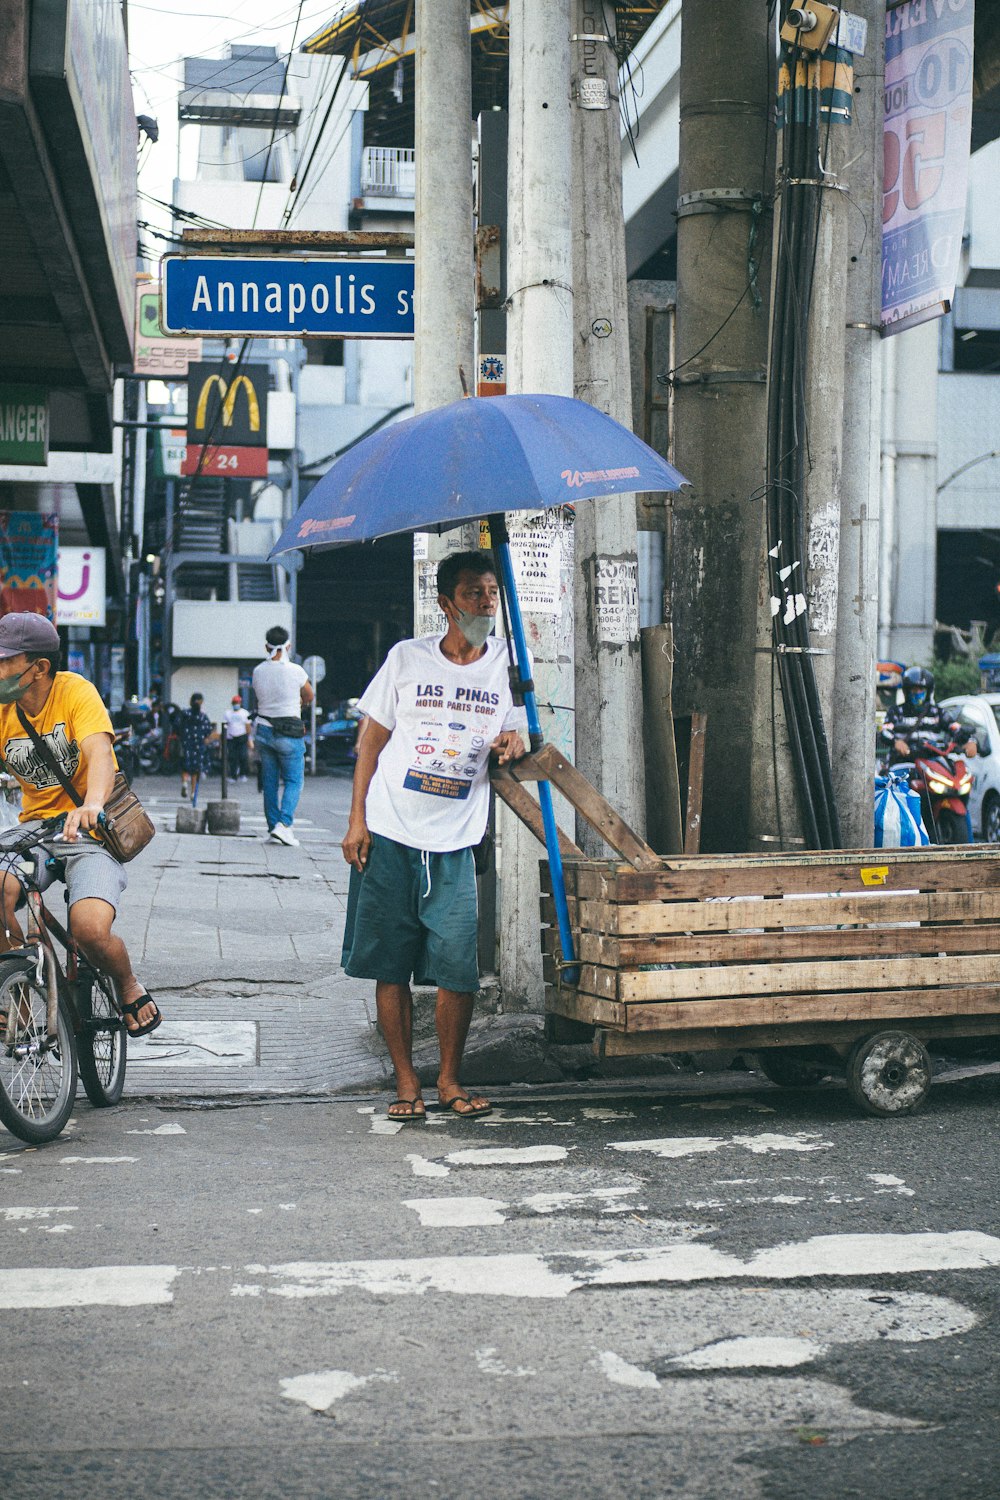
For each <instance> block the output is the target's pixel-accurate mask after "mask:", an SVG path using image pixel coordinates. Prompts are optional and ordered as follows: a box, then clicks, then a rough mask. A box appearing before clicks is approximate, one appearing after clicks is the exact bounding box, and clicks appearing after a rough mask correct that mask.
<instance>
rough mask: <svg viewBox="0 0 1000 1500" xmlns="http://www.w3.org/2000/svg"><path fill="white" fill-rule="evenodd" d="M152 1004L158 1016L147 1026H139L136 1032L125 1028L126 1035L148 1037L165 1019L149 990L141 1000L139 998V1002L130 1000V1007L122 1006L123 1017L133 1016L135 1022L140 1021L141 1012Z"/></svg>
mask: <svg viewBox="0 0 1000 1500" xmlns="http://www.w3.org/2000/svg"><path fill="white" fill-rule="evenodd" d="M150 1004H151V1005H152V1006H153V1008H154V1009H155V1011H156V1015H155V1016H154V1017H153V1019H152V1020H151V1021H147V1022H146V1024H145V1026H137V1027H136V1028H135V1030H134V1031H133V1030H130V1028H129V1027H128V1026H127V1025H126V1027H125V1034H126V1036H130V1037H140V1036H148V1035H149V1033H150V1032H151V1031H155V1030H156V1028H157V1026H159V1025H160V1023H161V1021H162V1020H163V1017H162V1016H161V1015H160V1007H159V1006H158V1005H157V1003H156V1001H155V1000H154V999H153V997H152V995H151V994H150V993H149V991H148V990H147V991H146V993H145V994H144V995H140V996H139V998H138V1000H130V1001H129V1003H128V1005H123V1006H122V1015H125V1016H131V1017H132V1018H133V1020H135V1021H138V1019H139V1012H140V1011H141V1010H144V1009H145V1007H146V1006H147V1005H150Z"/></svg>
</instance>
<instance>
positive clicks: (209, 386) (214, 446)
mask: <svg viewBox="0 0 1000 1500" xmlns="http://www.w3.org/2000/svg"><path fill="white" fill-rule="evenodd" d="M267 387H268V368H267V365H240V366H239V368H238V369H237V367H236V366H235V365H233V366H230V365H226V364H223V365H221V366H220V365H217V364H209V363H205V364H198V365H191V367H190V369H189V370H188V418H187V453H186V455H185V459H184V464H183V467H182V470H181V472H182V473H184V474H213V475H220V474H221V475H223V476H224V477H227V478H229V479H266V477H267ZM203 450H204V458H203V457H202V452H203Z"/></svg>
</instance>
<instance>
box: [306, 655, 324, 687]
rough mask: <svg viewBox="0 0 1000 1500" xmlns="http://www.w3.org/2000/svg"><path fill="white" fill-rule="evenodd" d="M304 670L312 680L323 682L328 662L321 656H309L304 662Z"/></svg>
mask: <svg viewBox="0 0 1000 1500" xmlns="http://www.w3.org/2000/svg"><path fill="white" fill-rule="evenodd" d="M302 670H303V672H306V673H307V674H308V676H309V680H310V681H311V682H322V681H323V678H324V677H325V676H326V662H325V661H324V660H323V658H322V657H321V656H307V657H306V659H305V661H304V662H303V663H302Z"/></svg>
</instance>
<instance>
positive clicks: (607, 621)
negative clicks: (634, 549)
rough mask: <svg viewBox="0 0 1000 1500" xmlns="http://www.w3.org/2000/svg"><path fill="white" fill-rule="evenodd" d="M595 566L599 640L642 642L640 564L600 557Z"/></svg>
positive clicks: (595, 602) (626, 559) (626, 643)
mask: <svg viewBox="0 0 1000 1500" xmlns="http://www.w3.org/2000/svg"><path fill="white" fill-rule="evenodd" d="M595 564H596V565H595V568H594V606H595V612H596V616H597V639H598V641H603V642H605V643H606V644H607V645H610V646H628V645H630V644H631V643H632V642H633V641H637V640H638V639H639V564H638V562H637V561H636V559H635V558H634V557H632V558H626V557H598V558H596V559H595Z"/></svg>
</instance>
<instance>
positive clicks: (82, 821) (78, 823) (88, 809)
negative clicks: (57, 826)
mask: <svg viewBox="0 0 1000 1500" xmlns="http://www.w3.org/2000/svg"><path fill="white" fill-rule="evenodd" d="M103 811H104V808H103V807H102V806H101V804H100V803H99V802H85V803H84V804H83V806H82V807H74V809H73V811H72V812H70V813H67V814H66V822H65V823H64V824H63V831H62V836H63V838H64V839H66V841H67V842H68V843H70V844H75V843H76V841H77V839H78V838H79V837H80V834H81V833H92V832H93V831H94V829H95V828H96V827H97V820H98V818H99V817H100V816H101V813H102V812H103Z"/></svg>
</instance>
